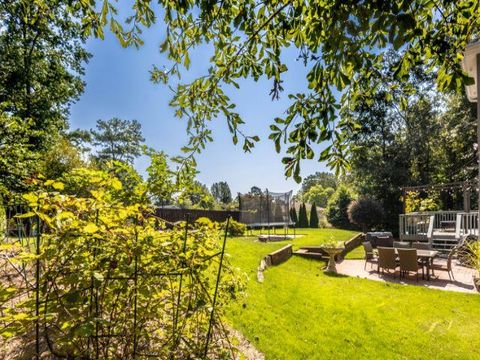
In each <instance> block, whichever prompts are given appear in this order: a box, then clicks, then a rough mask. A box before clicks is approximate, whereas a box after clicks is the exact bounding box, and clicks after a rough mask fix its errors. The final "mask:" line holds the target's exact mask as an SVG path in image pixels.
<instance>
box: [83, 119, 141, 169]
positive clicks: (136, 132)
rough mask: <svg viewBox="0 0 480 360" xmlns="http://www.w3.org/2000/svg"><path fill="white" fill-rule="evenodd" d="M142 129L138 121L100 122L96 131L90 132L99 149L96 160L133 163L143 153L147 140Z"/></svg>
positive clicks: (112, 120) (110, 120) (116, 120)
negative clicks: (143, 146)
mask: <svg viewBox="0 0 480 360" xmlns="http://www.w3.org/2000/svg"><path fill="white" fill-rule="evenodd" d="M141 128H142V126H141V125H140V123H139V122H138V121H137V120H122V119H119V118H112V119H109V120H98V121H97V126H96V130H94V129H92V130H90V132H91V134H92V143H93V145H95V146H97V147H98V148H99V149H98V151H97V153H96V158H98V159H99V160H102V161H105V160H106V161H108V160H120V161H125V162H127V163H132V162H133V160H134V159H135V158H136V157H138V156H140V155H141V153H142V143H143V142H144V141H145V139H144V138H143V136H142V129H141Z"/></svg>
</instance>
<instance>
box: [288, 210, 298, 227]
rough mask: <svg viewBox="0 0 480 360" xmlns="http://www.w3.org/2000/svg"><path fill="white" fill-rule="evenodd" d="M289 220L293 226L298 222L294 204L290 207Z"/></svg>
mask: <svg viewBox="0 0 480 360" xmlns="http://www.w3.org/2000/svg"><path fill="white" fill-rule="evenodd" d="M290 220H292V222H293V223H294V224H295V226H296V225H297V224H298V217H297V209H295V206H292V207H291V208H290Z"/></svg>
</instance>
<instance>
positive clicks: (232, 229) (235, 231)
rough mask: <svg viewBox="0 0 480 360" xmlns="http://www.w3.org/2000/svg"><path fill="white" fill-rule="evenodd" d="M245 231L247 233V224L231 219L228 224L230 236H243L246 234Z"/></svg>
mask: <svg viewBox="0 0 480 360" xmlns="http://www.w3.org/2000/svg"><path fill="white" fill-rule="evenodd" d="M245 231H247V226H246V225H245V224H242V223H240V222H238V221H235V220H233V219H230V222H229V224H228V234H229V235H230V236H242V235H244V234H245Z"/></svg>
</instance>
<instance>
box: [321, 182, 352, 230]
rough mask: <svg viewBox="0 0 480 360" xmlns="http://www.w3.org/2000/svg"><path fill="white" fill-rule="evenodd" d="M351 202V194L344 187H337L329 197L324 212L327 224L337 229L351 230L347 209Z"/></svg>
mask: <svg viewBox="0 0 480 360" xmlns="http://www.w3.org/2000/svg"><path fill="white" fill-rule="evenodd" d="M352 200H353V194H352V192H351V191H350V190H349V189H348V188H347V187H346V186H345V185H341V186H339V187H338V188H337V190H335V193H333V195H332V196H331V197H330V200H329V201H328V205H327V208H326V210H325V215H326V216H327V220H328V222H329V223H330V224H332V225H333V226H334V227H337V228H344V229H348V228H351V224H350V221H349V220H348V213H347V208H348V205H349V204H350V202H351V201H352Z"/></svg>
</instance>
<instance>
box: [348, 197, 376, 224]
mask: <svg viewBox="0 0 480 360" xmlns="http://www.w3.org/2000/svg"><path fill="white" fill-rule="evenodd" d="M347 212H348V219H349V220H350V222H351V223H352V224H356V225H358V226H360V227H361V228H362V231H363V232H367V231H368V230H370V229H371V228H372V227H374V226H375V225H380V224H381V223H382V218H383V209H382V206H381V205H380V204H379V203H378V202H377V201H375V200H374V199H370V198H361V199H358V200H353V201H352V202H351V203H350V204H349V205H348V209H347Z"/></svg>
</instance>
